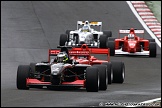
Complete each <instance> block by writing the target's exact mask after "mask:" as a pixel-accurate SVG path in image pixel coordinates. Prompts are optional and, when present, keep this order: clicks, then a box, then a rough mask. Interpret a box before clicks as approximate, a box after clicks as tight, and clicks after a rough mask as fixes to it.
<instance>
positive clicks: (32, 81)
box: [26, 78, 85, 87]
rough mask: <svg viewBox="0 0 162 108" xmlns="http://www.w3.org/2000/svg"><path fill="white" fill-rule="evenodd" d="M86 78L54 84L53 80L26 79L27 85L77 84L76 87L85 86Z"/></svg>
mask: <svg viewBox="0 0 162 108" xmlns="http://www.w3.org/2000/svg"><path fill="white" fill-rule="evenodd" d="M84 82H85V80H75V81H73V82H62V83H61V84H60V85H52V84H51V82H43V81H40V80H38V79H31V78H27V79H26V85H27V86H30V87H39V86H75V87H84Z"/></svg>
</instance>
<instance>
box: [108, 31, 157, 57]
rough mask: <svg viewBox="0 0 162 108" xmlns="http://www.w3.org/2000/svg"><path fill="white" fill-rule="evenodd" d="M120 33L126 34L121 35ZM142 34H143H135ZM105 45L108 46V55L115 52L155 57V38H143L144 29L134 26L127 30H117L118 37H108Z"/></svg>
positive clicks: (115, 53)
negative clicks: (137, 28)
mask: <svg viewBox="0 0 162 108" xmlns="http://www.w3.org/2000/svg"><path fill="white" fill-rule="evenodd" d="M120 34H128V35H126V36H125V35H124V37H121V36H120ZM136 34H142V35H143V36H142V37H140V36H137V35H136ZM107 47H108V48H110V56H114V55H117V54H126V55H147V56H149V57H156V43H155V39H144V30H136V29H134V28H131V29H128V30H119V37H118V38H114V37H109V39H108V41H107Z"/></svg>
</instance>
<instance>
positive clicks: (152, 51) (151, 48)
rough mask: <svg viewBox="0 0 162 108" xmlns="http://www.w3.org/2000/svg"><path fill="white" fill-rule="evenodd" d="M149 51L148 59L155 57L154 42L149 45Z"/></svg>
mask: <svg viewBox="0 0 162 108" xmlns="http://www.w3.org/2000/svg"><path fill="white" fill-rule="evenodd" d="M149 50H150V54H149V57H156V43H155V42H150V43H149Z"/></svg>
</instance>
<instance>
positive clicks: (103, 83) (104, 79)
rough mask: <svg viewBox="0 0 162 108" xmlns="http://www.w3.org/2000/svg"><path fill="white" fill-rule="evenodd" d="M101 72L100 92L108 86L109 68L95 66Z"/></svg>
mask: <svg viewBox="0 0 162 108" xmlns="http://www.w3.org/2000/svg"><path fill="white" fill-rule="evenodd" d="M93 67H97V68H98V70H99V77H100V78H99V79H100V83H99V90H106V89H107V85H108V75H107V66H106V65H93Z"/></svg>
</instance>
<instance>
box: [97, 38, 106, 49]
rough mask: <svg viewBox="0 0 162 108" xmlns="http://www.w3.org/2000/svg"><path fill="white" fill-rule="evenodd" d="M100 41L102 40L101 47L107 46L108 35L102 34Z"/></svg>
mask: <svg viewBox="0 0 162 108" xmlns="http://www.w3.org/2000/svg"><path fill="white" fill-rule="evenodd" d="M99 41H100V48H106V41H107V36H106V35H101V36H100V38H99Z"/></svg>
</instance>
